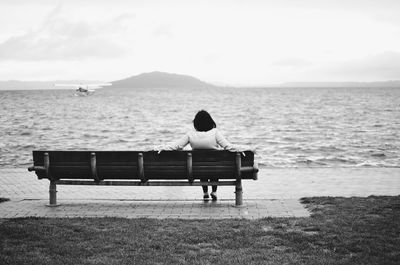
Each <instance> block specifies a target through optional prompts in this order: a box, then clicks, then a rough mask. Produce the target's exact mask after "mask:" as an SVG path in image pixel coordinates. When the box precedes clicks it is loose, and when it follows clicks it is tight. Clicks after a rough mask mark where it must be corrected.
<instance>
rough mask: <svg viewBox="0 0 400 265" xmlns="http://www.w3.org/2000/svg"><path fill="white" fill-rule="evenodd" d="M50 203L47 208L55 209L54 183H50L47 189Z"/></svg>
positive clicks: (55, 192)
mask: <svg viewBox="0 0 400 265" xmlns="http://www.w3.org/2000/svg"><path fill="white" fill-rule="evenodd" d="M49 195H50V202H49V204H48V205H47V206H50V207H55V206H58V204H57V185H56V183H55V182H54V181H50V187H49Z"/></svg>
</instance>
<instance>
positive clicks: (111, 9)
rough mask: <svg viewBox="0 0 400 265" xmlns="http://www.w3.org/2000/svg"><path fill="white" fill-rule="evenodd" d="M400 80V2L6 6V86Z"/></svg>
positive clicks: (1, 74) (0, 21)
mask: <svg viewBox="0 0 400 265" xmlns="http://www.w3.org/2000/svg"><path fill="white" fill-rule="evenodd" d="M151 71H165V72H172V73H179V74H189V75H193V76H195V77H198V78H200V79H202V80H205V81H208V82H213V83H218V84H221V83H222V84H229V85H262V84H273V83H280V82H290V81H380V80H393V79H400V1H398V0H353V1H349V0H332V1H328V0H315V1H313V0H303V1H300V0H280V1H278V0H277V1H267V0H266V1H261V0H260V1H256V0H249V1H240V0H236V1H234V0H231V1H218V0H214V1H199V0H198V1H189V0H186V1H183V0H182V1H161V0H160V1H155V0H150V1H144V0H143V1H128V0H127V1H123V0H114V1H105V0H104V1H101V0H97V1H94V0H93V1H88V0H80V1H78V0H70V1H54V0H36V1H29V0H26V1H22V0H0V80H10V79H18V80H67V79H85V80H103V81H113V80H118V79H122V78H126V77H128V76H131V75H136V74H140V73H143V72H151Z"/></svg>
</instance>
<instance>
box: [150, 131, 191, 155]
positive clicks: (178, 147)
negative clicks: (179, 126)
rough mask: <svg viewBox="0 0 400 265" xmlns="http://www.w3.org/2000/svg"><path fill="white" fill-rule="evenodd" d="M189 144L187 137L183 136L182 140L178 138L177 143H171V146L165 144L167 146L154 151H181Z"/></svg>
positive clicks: (186, 135)
mask: <svg viewBox="0 0 400 265" xmlns="http://www.w3.org/2000/svg"><path fill="white" fill-rule="evenodd" d="M188 143H189V135H188V134H185V135H184V136H183V137H182V138H180V139H179V140H178V141H176V142H174V143H172V144H167V145H162V146H159V147H157V148H156V150H158V151H161V150H165V151H168V150H182V149H183V148H184V147H185V146H186V145H187V144H188Z"/></svg>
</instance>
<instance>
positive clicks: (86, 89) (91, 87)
mask: <svg viewBox="0 0 400 265" xmlns="http://www.w3.org/2000/svg"><path fill="white" fill-rule="evenodd" d="M54 86H58V87H60V86H65V87H75V88H76V89H75V96H89V95H92V94H93V93H94V92H95V91H96V89H99V88H102V87H103V86H111V84H110V83H103V84H86V85H83V84H54Z"/></svg>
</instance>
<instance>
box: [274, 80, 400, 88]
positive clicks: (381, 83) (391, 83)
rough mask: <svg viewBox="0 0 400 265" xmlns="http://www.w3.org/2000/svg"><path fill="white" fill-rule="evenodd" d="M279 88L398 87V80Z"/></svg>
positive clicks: (308, 83)
mask: <svg viewBox="0 0 400 265" xmlns="http://www.w3.org/2000/svg"><path fill="white" fill-rule="evenodd" d="M278 86H279V87H400V80H390V81H377V82H288V83H283V84H280V85H278Z"/></svg>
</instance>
